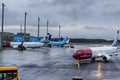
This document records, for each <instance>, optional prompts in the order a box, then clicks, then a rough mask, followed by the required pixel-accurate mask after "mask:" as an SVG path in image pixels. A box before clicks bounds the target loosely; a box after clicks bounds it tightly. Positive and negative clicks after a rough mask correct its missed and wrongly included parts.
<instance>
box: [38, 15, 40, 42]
mask: <svg viewBox="0 0 120 80" xmlns="http://www.w3.org/2000/svg"><path fill="white" fill-rule="evenodd" d="M39 29H40V17H38V41H39V33H40V32H39Z"/></svg>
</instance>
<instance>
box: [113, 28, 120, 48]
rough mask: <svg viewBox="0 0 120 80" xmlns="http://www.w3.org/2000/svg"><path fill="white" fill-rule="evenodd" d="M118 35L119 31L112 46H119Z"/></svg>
mask: <svg viewBox="0 0 120 80" xmlns="http://www.w3.org/2000/svg"><path fill="white" fill-rule="evenodd" d="M118 35H119V30H118V31H117V34H116V36H115V39H114V41H113V43H112V46H117V45H118Z"/></svg>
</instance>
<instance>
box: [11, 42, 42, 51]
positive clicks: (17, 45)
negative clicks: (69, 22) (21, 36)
mask: <svg viewBox="0 0 120 80" xmlns="http://www.w3.org/2000/svg"><path fill="white" fill-rule="evenodd" d="M20 45H22V47H20ZM43 46H44V43H40V42H10V47H12V48H14V49H18V50H26V48H33V49H34V48H40V47H43Z"/></svg>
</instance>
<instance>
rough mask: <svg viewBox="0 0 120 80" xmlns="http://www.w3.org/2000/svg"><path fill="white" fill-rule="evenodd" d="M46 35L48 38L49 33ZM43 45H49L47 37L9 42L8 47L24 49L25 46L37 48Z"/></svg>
mask: <svg viewBox="0 0 120 80" xmlns="http://www.w3.org/2000/svg"><path fill="white" fill-rule="evenodd" d="M48 37H49V38H50V37H51V35H48ZM46 42H47V43H46ZM44 46H47V47H49V46H48V39H47V38H43V39H42V40H41V41H40V42H10V47H12V48H14V49H19V50H26V48H39V47H44Z"/></svg>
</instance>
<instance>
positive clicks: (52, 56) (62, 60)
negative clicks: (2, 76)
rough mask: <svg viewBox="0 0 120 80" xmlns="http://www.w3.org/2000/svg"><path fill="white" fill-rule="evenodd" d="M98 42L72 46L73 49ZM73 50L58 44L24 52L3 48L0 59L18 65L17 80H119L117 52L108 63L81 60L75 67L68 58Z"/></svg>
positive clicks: (8, 63)
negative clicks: (73, 79)
mask: <svg viewBox="0 0 120 80" xmlns="http://www.w3.org/2000/svg"><path fill="white" fill-rule="evenodd" d="M101 45H102V44H99V45H98V44H93V45H92V44H89V45H75V49H78V48H81V47H86V46H87V47H88V46H101ZM75 49H70V48H59V47H52V48H46V47H44V48H38V49H27V50H26V51H18V50H13V49H5V50H3V51H1V52H0V60H1V61H2V63H3V64H5V65H14V66H17V67H18V69H19V80H72V78H73V77H75V76H77V77H82V78H83V80H120V76H119V75H120V55H118V56H113V57H112V60H111V61H110V62H109V63H104V62H103V61H102V60H97V61H96V62H95V63H92V62H90V60H84V61H81V65H80V68H78V66H77V63H76V61H75V60H74V59H73V58H72V54H73V52H74V51H75ZM117 53H120V52H119V51H118V52H117Z"/></svg>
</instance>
